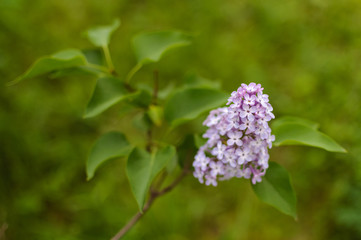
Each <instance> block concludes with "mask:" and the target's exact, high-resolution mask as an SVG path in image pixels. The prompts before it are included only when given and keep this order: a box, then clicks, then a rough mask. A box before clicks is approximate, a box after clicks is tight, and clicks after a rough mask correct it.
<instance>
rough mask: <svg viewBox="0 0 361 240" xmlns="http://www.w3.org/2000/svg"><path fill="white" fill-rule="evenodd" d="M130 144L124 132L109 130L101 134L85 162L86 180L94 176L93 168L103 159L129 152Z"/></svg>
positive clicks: (103, 160) (122, 155)
mask: <svg viewBox="0 0 361 240" xmlns="http://www.w3.org/2000/svg"><path fill="white" fill-rule="evenodd" d="M130 150H131V145H130V144H129V143H128V141H127V139H126V138H125V136H124V134H122V133H119V132H109V133H106V134H104V135H103V136H101V137H100V138H99V139H98V140H97V142H96V143H95V145H94V146H93V148H92V150H91V152H90V155H89V157H88V161H87V164H86V173H87V180H90V179H92V178H93V176H94V172H95V170H96V169H97V168H98V167H99V166H100V165H101V164H102V163H104V162H105V161H107V160H109V159H113V158H117V157H125V156H127V155H128V154H129V152H130Z"/></svg>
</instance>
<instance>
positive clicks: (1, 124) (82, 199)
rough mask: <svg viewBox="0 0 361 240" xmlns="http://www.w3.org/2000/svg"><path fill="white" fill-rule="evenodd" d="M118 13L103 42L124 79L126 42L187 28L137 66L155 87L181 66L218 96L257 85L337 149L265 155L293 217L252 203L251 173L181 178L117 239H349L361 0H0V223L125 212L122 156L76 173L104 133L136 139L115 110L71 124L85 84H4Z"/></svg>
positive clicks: (45, 231)
mask: <svg viewBox="0 0 361 240" xmlns="http://www.w3.org/2000/svg"><path fill="white" fill-rule="evenodd" d="M116 17H119V18H120V19H121V20H122V26H121V28H120V29H119V30H118V31H117V32H116V33H115V34H114V36H113V38H112V42H111V45H110V48H111V52H112V54H113V60H114V62H115V66H116V68H117V69H118V72H119V73H120V75H121V76H122V77H124V76H125V75H126V73H127V72H128V71H129V70H130V69H131V67H132V66H134V64H135V57H134V55H133V53H132V50H131V45H130V41H131V37H132V36H133V35H134V34H136V33H139V32H142V31H149V30H164V29H180V30H184V31H187V32H191V33H194V34H195V35H196V38H195V41H194V44H193V45H192V46H190V47H186V48H182V49H180V50H174V51H173V52H172V53H171V54H167V56H165V57H164V58H163V60H162V61H160V62H159V63H156V64H151V65H149V66H147V67H145V68H144V69H142V70H141V71H140V72H139V73H137V74H136V75H135V78H134V79H135V81H141V80H144V79H145V80H146V79H152V71H153V70H154V69H158V70H159V72H160V81H161V87H165V86H166V85H167V84H172V83H175V82H179V81H181V80H182V79H183V77H184V76H185V75H186V74H187V73H188V72H197V73H198V74H200V75H201V76H203V77H206V78H209V79H221V82H222V86H223V88H224V89H225V90H227V91H228V92H231V91H232V90H234V89H236V88H237V87H238V86H239V85H240V84H241V83H242V82H245V83H249V82H252V81H253V82H257V83H261V84H262V85H263V86H264V88H265V91H264V92H265V93H268V94H269V95H270V100H271V103H272V105H273V107H274V112H275V114H276V117H277V116H284V115H294V116H298V117H303V118H308V119H311V120H313V121H316V122H319V123H320V124H321V130H322V131H323V132H325V133H327V134H328V135H330V136H331V137H333V138H334V139H336V141H338V142H339V143H340V144H341V145H343V146H344V147H345V148H346V149H347V150H348V151H349V153H348V154H338V153H337V154H334V153H328V152H326V151H323V150H320V149H315V148H308V147H280V148H274V149H272V150H271V161H277V162H278V163H281V164H282V165H283V166H285V167H286V168H287V169H288V170H289V172H290V173H291V176H292V180H293V184H294V186H295V189H296V192H297V196H298V214H299V217H298V221H294V220H293V219H292V218H290V217H288V216H286V215H283V214H281V213H279V212H278V211H277V210H275V209H273V208H272V207H269V206H267V205H265V204H263V203H261V202H260V201H259V200H258V199H257V198H256V196H255V195H254V193H253V192H252V191H251V189H250V186H249V182H248V181H246V180H239V179H234V180H231V181H228V182H222V183H221V184H220V185H219V186H218V187H217V188H213V187H205V186H204V185H201V184H199V183H198V182H197V180H196V179H194V178H193V177H188V178H187V179H186V180H185V181H184V182H182V184H181V185H180V186H179V187H177V188H176V189H175V190H174V191H173V192H171V193H170V194H168V195H166V196H164V197H162V198H161V199H159V200H157V201H156V202H155V204H154V206H153V207H152V209H151V210H150V211H149V212H148V213H147V215H146V216H145V217H144V219H142V220H141V221H140V222H139V223H138V225H136V227H135V228H134V229H132V230H131V232H130V233H129V234H128V235H127V237H126V239H175V240H183V239H207V240H208V239H210V240H212V239H224V240H227V239H266V240H267V239H295V240H302V239H361V163H360V160H361V157H360V154H361V123H360V119H361V103H360V101H361V71H360V61H361V54H360V52H361V1H358V0H343V1H336V0H335V1H333V0H331V1H329V0H305V1H300V0H287V1H278V0H267V1H261V0H241V1H236V0H233V1H231V0H225V1H222V0H207V1H205V0H203V1H202V0H184V1H167V0H154V1H140V0H133V1H130V0H128V1H127V0H118V1H115V0H103V1H97V0H87V1H85V0H84V1H78V0H62V1H57V0H46V1H45V0H32V1H26V0H1V1H0V79H1V80H0V83H1V85H2V87H0V106H1V107H0V226H1V225H2V224H3V223H7V225H8V230H7V231H6V236H7V239H30V240H32V239H65V240H73V239H109V238H110V237H111V236H112V235H114V234H115V233H116V232H117V231H118V229H119V228H120V227H121V226H122V225H123V224H125V223H126V221H127V220H128V219H129V218H130V217H131V216H132V215H133V214H134V213H135V212H136V211H137V206H136V203H135V201H134V198H133V196H132V195H131V192H130V188H129V185H128V183H127V180H126V177H125V171H124V164H125V161H124V159H119V160H114V161H110V162H108V163H106V164H104V166H102V167H101V168H100V169H99V171H98V172H97V173H96V176H95V178H94V179H93V180H91V181H89V182H87V181H86V176H85V170H84V169H85V160H86V157H87V154H88V152H89V150H90V148H91V146H92V144H93V143H94V141H95V140H96V139H97V137H99V136H100V135H101V133H104V132H106V131H109V130H113V129H119V130H124V129H125V130H126V132H127V136H128V138H129V139H130V140H131V141H132V142H135V143H137V142H139V141H140V140H141V139H142V137H143V135H142V133H141V132H140V131H139V130H137V129H136V128H135V127H134V124H132V123H131V121H129V119H125V118H124V114H123V113H122V112H121V111H120V110H119V109H120V106H119V105H118V106H116V107H113V108H112V109H111V110H109V111H107V112H106V113H105V114H103V115H102V116H100V117H96V118H93V119H82V114H83V111H84V108H85V105H86V103H87V101H88V99H89V97H90V95H91V92H92V88H93V87H94V84H95V79H94V78H90V77H79V78H65V79H47V78H41V79H34V80H29V81H24V82H22V83H21V84H18V85H15V86H12V87H5V83H6V82H8V81H11V80H13V79H14V78H16V77H17V76H18V75H20V74H21V73H23V72H24V71H25V69H26V68H27V67H29V65H30V64H31V63H32V62H33V61H34V60H35V59H37V58H38V57H40V56H42V55H48V54H51V53H53V52H56V51H58V50H62V49H64V48H69V47H74V48H91V47H92V46H91V44H90V43H89V42H88V41H87V40H86V39H85V37H84V36H83V35H82V32H83V31H84V30H86V29H87V28H89V27H90V26H94V25H99V24H109V23H111V22H112V21H113V19H114V18H116Z"/></svg>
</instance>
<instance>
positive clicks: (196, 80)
mask: <svg viewBox="0 0 361 240" xmlns="http://www.w3.org/2000/svg"><path fill="white" fill-rule="evenodd" d="M183 83H184V85H186V86H188V87H208V88H214V89H220V88H221V83H220V82H219V81H213V80H210V79H207V78H204V77H201V76H199V75H198V74H189V75H187V76H186V77H185V78H184V80H183Z"/></svg>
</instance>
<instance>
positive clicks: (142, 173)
mask: <svg viewBox="0 0 361 240" xmlns="http://www.w3.org/2000/svg"><path fill="white" fill-rule="evenodd" d="M174 156H175V148H174V147H173V146H167V147H164V148H162V149H160V150H156V151H154V152H153V153H152V154H150V153H148V152H147V151H145V150H143V149H140V148H135V149H134V150H133V151H132V152H131V153H130V154H129V157H128V162H127V175H128V179H129V183H130V186H131V189H132V192H133V194H134V197H135V199H136V201H137V203H138V207H139V210H140V211H141V212H142V211H143V206H144V202H145V198H146V196H147V193H148V190H149V187H150V184H151V183H152V181H153V180H154V178H155V177H156V176H157V174H158V173H159V172H160V171H161V170H162V169H163V168H165V167H166V166H167V164H168V162H169V161H170V160H171V159H172V158H173V157H174Z"/></svg>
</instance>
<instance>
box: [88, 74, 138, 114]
mask: <svg viewBox="0 0 361 240" xmlns="http://www.w3.org/2000/svg"><path fill="white" fill-rule="evenodd" d="M132 94H133V93H130V92H129V91H128V90H127V89H126V87H125V85H124V83H123V82H121V81H120V80H119V79H118V78H115V77H104V78H99V79H98V80H97V84H96V86H95V89H94V92H93V95H92V97H91V99H90V101H89V103H88V106H87V108H86V110H85V114H84V117H85V118H89V117H94V116H96V115H98V114H100V113H102V112H103V111H105V110H106V109H108V108H109V107H111V106H113V105H114V104H116V103H118V102H119V101H121V100H124V99H126V98H127V97H130V96H132Z"/></svg>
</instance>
